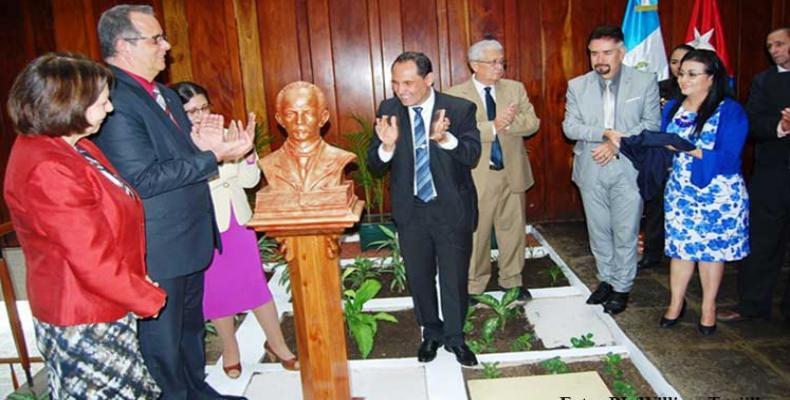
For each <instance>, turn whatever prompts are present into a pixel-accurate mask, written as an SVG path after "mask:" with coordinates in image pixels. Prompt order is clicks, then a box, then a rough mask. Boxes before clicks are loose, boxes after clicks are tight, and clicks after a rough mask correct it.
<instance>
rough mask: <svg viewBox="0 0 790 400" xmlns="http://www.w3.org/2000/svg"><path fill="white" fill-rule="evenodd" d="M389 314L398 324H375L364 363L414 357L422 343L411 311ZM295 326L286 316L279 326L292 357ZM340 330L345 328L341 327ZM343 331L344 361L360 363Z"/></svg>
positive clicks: (359, 356) (349, 339)
mask: <svg viewBox="0 0 790 400" xmlns="http://www.w3.org/2000/svg"><path fill="white" fill-rule="evenodd" d="M389 313H390V314H392V315H393V316H394V317H395V318H397V319H398V323H389V322H384V321H380V322H379V324H378V332H377V334H376V339H375V341H374V345H373V350H372V351H371V352H370V355H368V359H371V358H375V359H380V358H405V357H416V356H417V348H418V347H420V342H421V341H422V339H421V335H420V326H419V325H417V319H416V318H415V316H414V311H413V310H411V309H409V310H402V311H390V312H389ZM295 323H296V321H295V320H294V318H293V315H287V314H286V315H284V316H283V318H282V321H281V322H280V326H282V330H283V335H284V336H285V341H286V343H288V347H290V348H291V349H294V353H296V326H295V325H294V324H295ZM344 328H346V325H345V324H344ZM345 330H346V349H347V350H348V359H349V360H359V359H362V356H361V355H360V352H359V350H358V349H357V345H356V343H354V342H353V341H352V340H351V337H350V335H349V334H348V330H347V328H346V329H345Z"/></svg>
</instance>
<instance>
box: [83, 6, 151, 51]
mask: <svg viewBox="0 0 790 400" xmlns="http://www.w3.org/2000/svg"><path fill="white" fill-rule="evenodd" d="M133 12H138V13H141V14H146V15H154V9H153V8H152V7H151V6H148V5H139V4H134V5H132V4H121V5H117V6H115V7H113V8H110V9H109V10H107V11H105V12H103V13H102V15H101V17H99V24H98V26H97V27H96V30H97V32H98V33H99V44H100V45H101V54H102V57H103V58H104V59H107V58H108V57H112V56H114V55H115V42H117V41H118V39H121V38H123V37H124V36H139V35H140V32H138V31H137V28H135V27H134V24H132V20H131V18H129V14H131V13H133Z"/></svg>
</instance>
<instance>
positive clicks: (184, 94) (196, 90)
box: [170, 81, 211, 104]
mask: <svg viewBox="0 0 790 400" xmlns="http://www.w3.org/2000/svg"><path fill="white" fill-rule="evenodd" d="M170 89H173V91H175V92H176V93H177V94H178V97H179V98H180V99H181V104H186V103H188V102H189V100H192V98H193V97H195V96H197V95H199V94H202V95H203V96H205V97H206V100H207V101H208V102H209V103H211V100H209V98H208V91H206V89H205V88H204V87H203V86H200V85H198V84H197V83H195V82H190V81H182V82H176V83H174V84H172V85H170Z"/></svg>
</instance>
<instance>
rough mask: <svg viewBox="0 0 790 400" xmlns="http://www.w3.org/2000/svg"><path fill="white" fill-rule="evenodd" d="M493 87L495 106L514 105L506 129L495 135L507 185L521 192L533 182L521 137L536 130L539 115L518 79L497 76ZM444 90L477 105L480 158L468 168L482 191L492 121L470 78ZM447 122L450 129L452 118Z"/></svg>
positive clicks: (488, 157) (487, 170) (451, 129)
mask: <svg viewBox="0 0 790 400" xmlns="http://www.w3.org/2000/svg"><path fill="white" fill-rule="evenodd" d="M494 90H495V92H496V103H497V107H507V106H508V104H511V103H512V104H515V105H516V108H517V109H518V111H517V112H516V118H515V119H514V120H513V123H512V124H511V125H510V129H509V130H508V131H506V132H497V135H498V136H499V143H500V145H501V146H502V158H503V160H504V163H505V174H506V176H507V183H508V186H509V187H510V190H511V191H512V192H514V193H518V192H524V191H526V190H527V189H529V188H530V187H532V185H533V184H534V183H535V180H534V178H533V177H532V167H531V166H530V164H529V157H528V156H527V150H526V148H525V147H524V138H525V137H528V136H531V135H533V134H535V132H537V130H538V127H539V126H540V119H538V117H537V116H536V115H535V109H534V107H532V103H530V102H529V98H528V97H527V91H526V89H524V85H523V84H522V83H521V82H518V81H514V80H510V79H500V80H499V82H497V83H496V85H494ZM445 93H447V94H451V95H453V96H458V97H462V98H464V99H467V100H469V101H472V102H474V103H475V105H477V115H476V117H477V129H479V130H480V141H481V143H482V149H481V153H480V160H479V161H478V163H477V165H476V166H475V168H474V169H473V170H472V178H473V179H474V181H475V186H477V189H478V192H482V190H481V189H482V186H483V185H485V182H486V181H488V179H487V178H488V174H489V173H490V171H491V170H490V169H489V167H488V165H489V164H488V161H489V160H490V159H491V143H493V142H494V121H489V120H488V115H487V114H486V108H485V104H484V101H483V99H482V98H481V97H480V94H479V93H478V92H477V88H475V84H474V83H473V82H472V78H469V80H467V81H466V82H463V83H461V84H459V85H456V86H453V87H451V88H449V89H447V91H445ZM450 124H451V125H450V132H452V131H453V128H452V121H450Z"/></svg>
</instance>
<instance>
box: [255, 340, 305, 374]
mask: <svg viewBox="0 0 790 400" xmlns="http://www.w3.org/2000/svg"><path fill="white" fill-rule="evenodd" d="M263 348H264V349H265V350H266V356H267V357H268V358H269V359H270V360H271V361H272V362H279V363H280V365H282V366H283V368H285V369H287V370H288V371H299V359H298V358H296V356H293V357H291V358H290V359H288V360H284V359H282V358H280V356H278V355H277V353H275V352H274V350H272V348H271V346H269V342H263Z"/></svg>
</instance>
